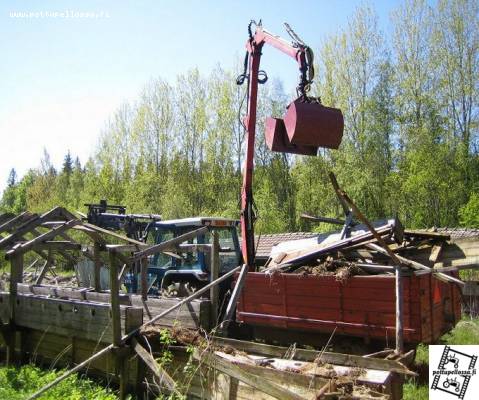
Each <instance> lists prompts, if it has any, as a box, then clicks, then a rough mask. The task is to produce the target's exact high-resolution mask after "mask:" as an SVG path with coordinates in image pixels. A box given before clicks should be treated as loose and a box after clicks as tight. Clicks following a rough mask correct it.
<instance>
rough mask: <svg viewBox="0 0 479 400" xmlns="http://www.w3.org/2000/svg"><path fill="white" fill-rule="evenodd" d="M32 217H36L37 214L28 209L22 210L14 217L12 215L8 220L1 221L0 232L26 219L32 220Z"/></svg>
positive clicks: (22, 222) (8, 229) (6, 230)
mask: <svg viewBox="0 0 479 400" xmlns="http://www.w3.org/2000/svg"><path fill="white" fill-rule="evenodd" d="M2 215H4V214H2ZM34 218H38V215H37V214H31V213H29V212H28V211H24V212H22V213H21V214H19V215H17V216H16V217H12V218H10V219H8V221H4V222H2V224H1V225H0V233H1V232H9V231H10V230H11V229H12V228H14V227H15V225H17V224H24V223H25V222H26V221H29V220H32V219H34Z"/></svg>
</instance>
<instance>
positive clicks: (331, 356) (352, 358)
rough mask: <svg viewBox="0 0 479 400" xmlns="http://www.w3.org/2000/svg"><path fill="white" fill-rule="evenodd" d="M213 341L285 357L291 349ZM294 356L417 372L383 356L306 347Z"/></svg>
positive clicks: (255, 352) (302, 358)
mask: <svg viewBox="0 0 479 400" xmlns="http://www.w3.org/2000/svg"><path fill="white" fill-rule="evenodd" d="M210 339H211V340H210V341H211V343H213V344H218V345H224V346H231V347H233V348H235V349H237V350H240V351H244V352H245V353H254V354H258V355H264V356H269V357H278V358H283V357H284V355H285V354H287V352H288V351H290V349H288V348H287V347H281V346H273V345H269V344H263V343H257V342H250V341H246V340H238V339H230V338H223V337H218V336H213V337H211V338H210ZM293 358H294V359H295V360H299V361H308V362H313V361H315V360H318V361H322V362H324V363H329V364H334V365H344V366H346V367H358V368H367V369H377V370H380V371H392V372H397V373H398V374H404V375H410V376H416V375H417V374H416V373H415V372H413V371H411V370H409V369H408V368H407V367H406V366H404V365H403V364H401V363H400V362H397V361H394V360H385V359H381V358H366V357H362V356H357V355H353V354H342V353H332V352H328V351H324V352H321V351H315V350H306V349H298V348H297V349H295V351H294V355H293Z"/></svg>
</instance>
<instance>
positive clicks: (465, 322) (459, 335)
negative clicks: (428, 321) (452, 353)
mask: <svg viewBox="0 0 479 400" xmlns="http://www.w3.org/2000/svg"><path fill="white" fill-rule="evenodd" d="M440 343H442V344H479V318H474V319H471V318H467V317H466V318H463V319H462V320H461V321H459V323H458V324H457V325H456V327H455V328H454V329H453V330H452V331H451V332H449V333H447V334H445V335H444V336H443V337H442V338H441V340H440ZM414 364H415V366H414V367H415V369H416V370H423V371H427V368H428V364H429V351H428V346H427V345H423V344H420V345H419V346H418V348H417V352H416V359H415V360H414ZM403 389H404V400H427V399H428V398H429V394H428V392H429V390H428V383H427V381H426V383H422V382H420V380H419V379H417V378H412V379H408V380H407V381H406V383H405V384H404V387H403Z"/></svg>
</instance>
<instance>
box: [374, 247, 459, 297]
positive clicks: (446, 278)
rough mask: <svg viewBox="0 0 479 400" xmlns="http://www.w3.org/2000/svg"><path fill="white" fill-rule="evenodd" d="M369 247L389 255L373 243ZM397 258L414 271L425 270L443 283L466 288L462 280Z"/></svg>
mask: <svg viewBox="0 0 479 400" xmlns="http://www.w3.org/2000/svg"><path fill="white" fill-rule="evenodd" d="M367 247H369V248H370V249H372V250H376V251H378V252H379V253H382V254H385V255H387V253H386V252H385V251H384V249H383V248H382V247H380V246H378V245H376V244H374V243H371V244H368V245H367ZM396 257H397V258H398V259H399V261H400V262H401V263H402V264H404V265H408V266H410V267H412V268H414V269H419V270H424V271H428V272H429V273H434V276H435V277H436V278H438V279H439V280H441V281H443V282H451V283H455V284H456V285H458V286H459V287H460V288H462V287H463V286H464V282H463V281H461V280H460V279H457V278H454V277H452V276H449V275H446V274H444V273H442V272H436V271H435V270H433V269H432V268H430V267H428V266H427V265H424V264H421V263H419V262H417V261H414V260H410V259H408V258H406V257H403V256H400V255H398V254H396Z"/></svg>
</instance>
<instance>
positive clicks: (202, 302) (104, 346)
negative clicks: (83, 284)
mask: <svg viewBox="0 0 479 400" xmlns="http://www.w3.org/2000/svg"><path fill="white" fill-rule="evenodd" d="M205 229H208V228H206V227H205V228H200V229H198V230H196V231H194V232H190V233H187V234H184V235H182V236H180V237H177V238H175V239H172V240H170V241H167V242H164V243H161V244H157V245H154V246H149V245H146V244H144V243H142V242H137V241H135V240H133V239H130V238H126V237H124V236H122V235H118V234H116V233H113V232H110V231H106V230H104V229H101V228H99V227H96V226H94V225H90V224H88V223H85V222H82V221H80V220H78V219H77V218H75V217H74V216H73V215H72V214H71V213H69V212H68V211H67V210H64V209H62V208H55V209H53V210H51V211H50V212H48V213H45V214H43V215H36V214H31V213H28V212H26V213H23V214H21V215H19V216H5V215H2V216H0V249H1V250H3V251H5V253H6V256H7V258H8V260H9V263H10V276H9V280H8V282H5V285H4V286H3V287H4V290H3V291H0V320H1V333H2V334H1V335H0V345H1V347H2V350H4V353H5V355H6V361H7V363H21V362H27V361H34V362H38V363H46V364H47V365H49V366H59V367H70V368H71V369H70V370H68V371H67V372H66V373H65V374H64V375H62V376H61V377H59V378H57V379H56V380H55V381H53V382H51V383H50V384H48V385H47V386H46V387H45V388H43V389H41V390H40V391H39V392H37V393H35V394H34V395H32V396H31V399H34V398H37V397H39V396H40V395H41V394H42V393H44V392H45V391H46V390H48V389H49V388H51V387H52V386H54V385H55V384H56V383H58V382H59V381H61V380H62V379H64V378H65V377H67V376H68V375H70V374H71V373H74V372H76V371H84V372H86V373H88V374H91V375H96V376H100V377H103V378H106V379H107V380H111V381H113V382H116V383H117V384H118V386H119V397H120V398H125V396H126V393H127V392H131V391H134V392H136V393H137V394H139V395H144V396H145V397H147V393H149V392H151V391H153V392H155V393H158V392H159V391H162V392H167V393H168V392H177V393H183V394H187V395H188V396H190V397H199V398H228V399H230V398H246V397H248V398H281V399H282V398H291V399H298V398H303V396H318V394H321V395H322V396H326V397H324V398H334V396H336V397H337V395H338V393H341V394H342V395H345V396H352V395H353V393H355V396H359V397H355V398H364V399H366V398H370V396H372V395H373V394H374V397H376V398H384V399H387V398H392V399H399V398H400V394H399V393H400V387H401V385H400V383H401V379H402V376H403V375H405V374H406V375H407V374H411V372H410V371H409V370H408V369H407V368H406V367H405V366H404V365H403V364H402V363H401V362H400V361H391V360H381V359H375V358H366V357H360V356H352V355H346V354H337V353H327V352H322V353H320V352H316V351H310V352H309V353H308V352H307V351H305V350H297V351H294V352H293V353H292V352H291V351H289V353H288V352H287V350H288V349H286V348H276V347H274V346H267V345H261V344H257V343H252V342H243V341H235V340H232V339H226V338H217V337H214V336H211V333H214V329H215V327H216V325H217V322H218V305H219V299H218V290H217V285H218V283H219V282H221V281H223V280H225V279H228V278H229V277H232V276H233V275H234V274H235V273H236V272H239V270H240V267H239V266H238V267H237V268H235V269H234V270H232V271H231V272H229V273H227V274H225V275H223V276H220V277H219V276H218V266H217V265H216V264H217V263H216V262H215V260H216V259H217V252H218V250H219V249H218V246H217V245H216V246H215V243H217V241H216V242H215V243H213V245H204V250H205V251H210V252H212V260H213V262H212V268H211V269H212V270H211V274H212V279H211V281H212V282H211V283H210V284H208V285H206V286H205V287H203V288H202V289H200V290H198V291H197V292H196V293H194V294H193V295H191V296H190V297H188V298H153V297H148V296H147V293H146V289H145V288H146V285H141V288H140V289H139V292H138V293H136V294H126V293H122V292H121V290H120V285H121V279H122V276H123V274H124V273H125V271H126V270H128V269H130V268H137V269H138V271H140V274H142V275H146V268H145V266H146V264H147V261H146V260H147V259H148V257H150V256H152V255H154V254H157V253H158V252H175V251H178V249H179V244H180V243H183V242H185V241H187V240H189V239H190V238H194V237H196V236H197V235H200V234H202V233H204V230H205ZM185 246H188V244H182V245H181V250H182V251H184V248H185ZM31 254H36V255H37V256H38V257H39V258H42V259H43V260H44V262H43V263H39V261H35V264H40V268H38V269H37V272H36V274H35V276H34V277H33V278H34V279H33V281H32V282H30V283H26V282H23V277H24V271H25V269H27V268H28V267H27V266H26V265H25V261H26V260H27V259H28V258H29V256H30V255H31ZM82 258H87V259H89V260H91V261H92V262H93V263H94V266H95V268H94V274H95V276H94V279H93V282H94V283H95V285H94V286H97V285H98V286H97V288H95V287H89V288H79V287H66V286H58V285H55V286H52V285H45V284H42V283H43V280H44V279H45V277H46V276H47V274H48V273H50V272H49V271H51V268H52V266H54V265H55V264H57V265H58V264H59V263H60V262H64V263H69V264H70V265H72V264H74V263H76V262H77V261H78V260H80V259H82ZM30 265H31V264H30ZM215 265H216V267H215ZM102 267H108V270H109V275H110V282H109V284H110V290H108V291H101V290H97V289H100V288H99V284H98V282H99V274H100V269H101V268H102ZM243 270H244V268H243ZM142 279H145V276H142ZM208 294H209V296H208ZM204 295H206V297H202V296H204ZM148 327H149V328H151V330H150V331H149V332H150V333H149V334H148V335H146V334H144V332H145V328H148ZM162 329H170V330H175V329H182V330H186V331H191V332H199V331H201V332H204V334H203V335H202V337H203V338H204V339H203V341H204V340H206V341H207V342H208V345H207V346H205V345H199V346H197V347H196V348H195V350H194V351H193V352H191V351H189V348H191V345H188V344H185V343H175V344H174V345H172V346H169V347H168V351H171V353H172V355H173V360H172V362H171V363H169V364H168V365H160V364H158V363H157V362H156V361H155V357H156V356H158V355H161V354H162V353H163V352H164V351H165V349H164V345H163V344H162V343H161V341H160V343H158V345H155V340H154V339H152V338H151V332H152V331H153V332H154V331H156V332H157V333H159V335H160V337H161V330H162ZM203 343H204V342H203ZM231 349H234V350H231ZM286 353H288V354H286ZM318 357H319V358H318ZM323 363H327V364H328V367H327V368H326V369H324V368H320V367H319V366H320V365H322V364H323ZM315 365H316V366H317V367H315ZM188 366H189V367H191V368H192V371H193V372H192V373H191V374H189V375H188V382H186V383H185V382H183V381H182V377H183V378H184V377H185V374H184V373H178V371H184V369H185V367H188ZM303 369H304V371H303ZM293 370H294V371H293ZM353 370H354V371H353ZM331 371H333V372H331ZM352 371H353V372H354V374H353V375H354V378H355V379H354V382H356V381H358V382H360V383H361V385H366V387H367V388H365V389H361V390H362V392H361V393H362V394H360V393H356V392H354V390H360V388H359V387H358V386H357V385H356V384H354V385H353V383H352V380H351V379H348V378H347V376H348V375H350V374H351V373H353V372H352ZM356 378H357V379H356ZM183 380H184V379H183ZM328 393H329V394H328ZM328 396H329V397H328ZM346 398H347V397H346Z"/></svg>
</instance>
